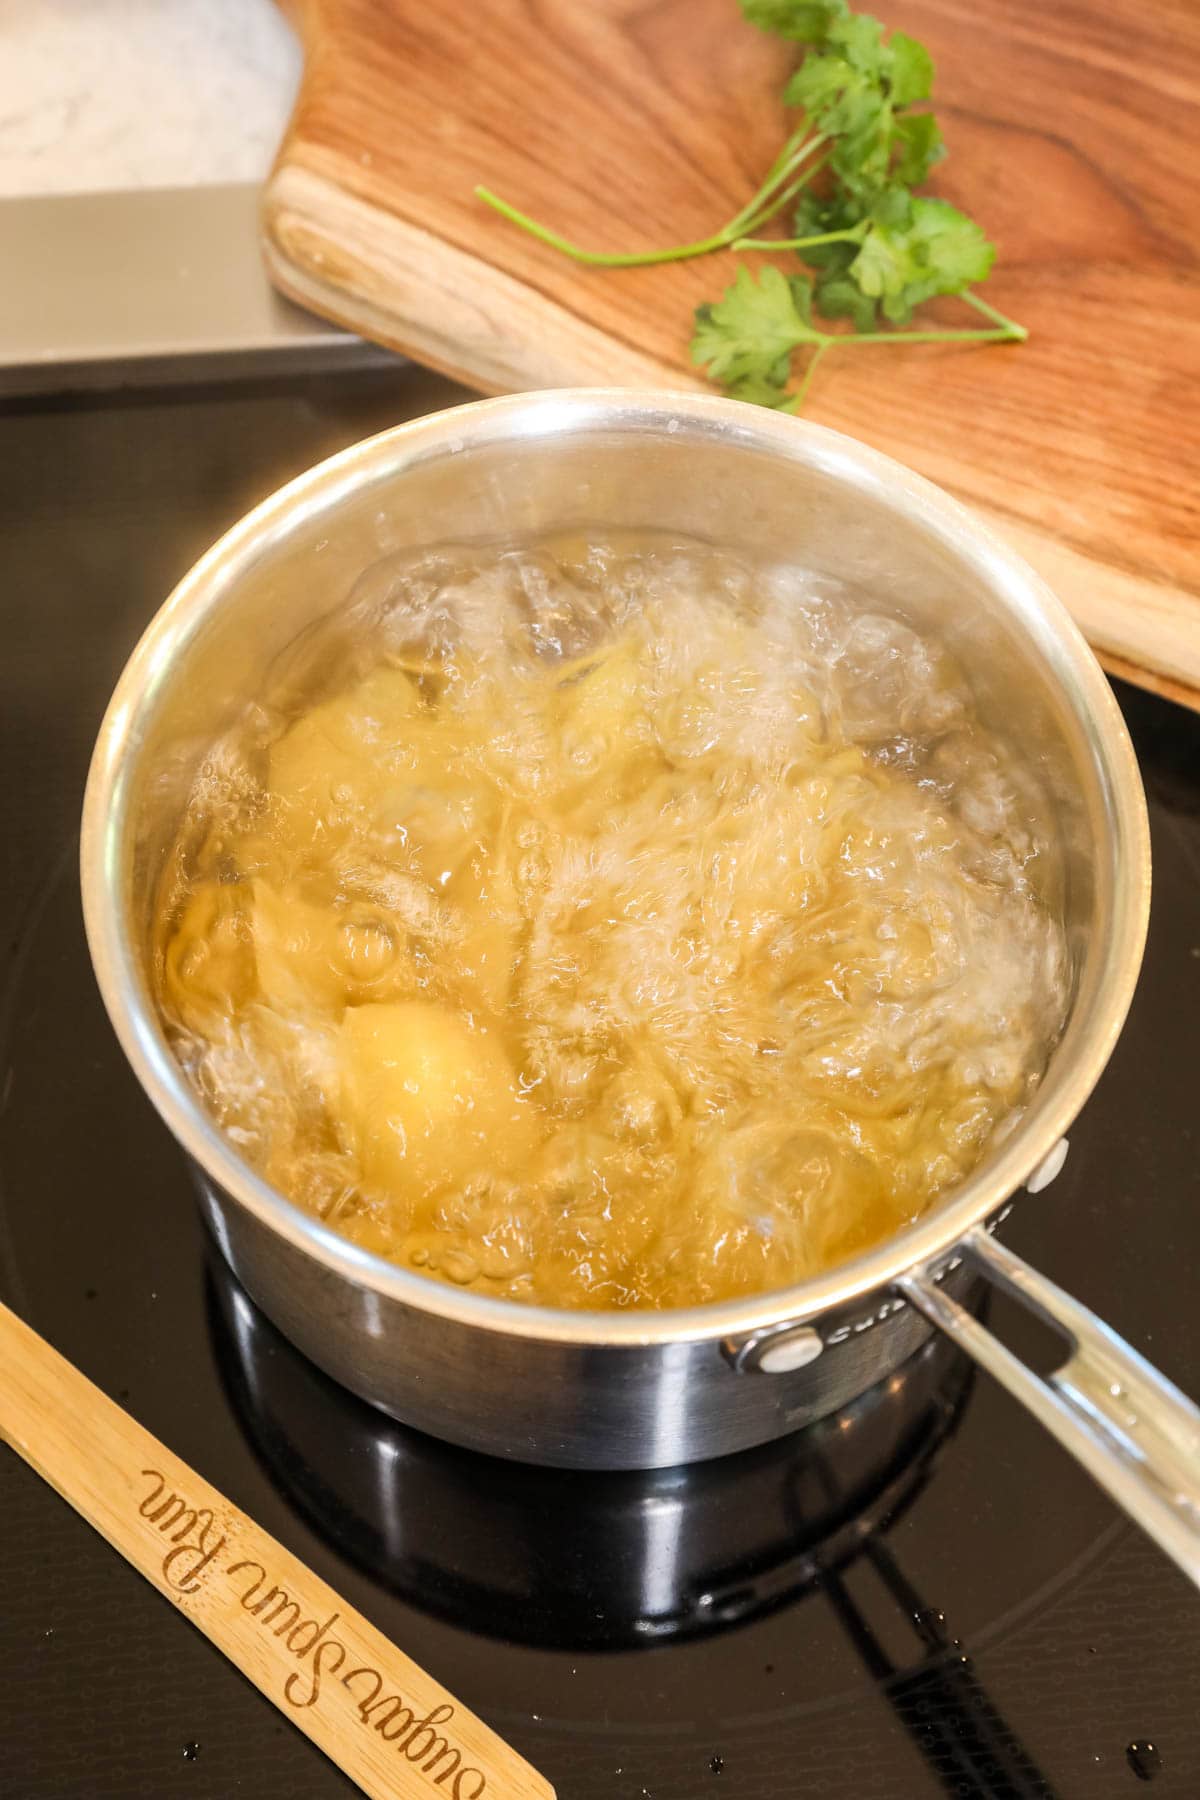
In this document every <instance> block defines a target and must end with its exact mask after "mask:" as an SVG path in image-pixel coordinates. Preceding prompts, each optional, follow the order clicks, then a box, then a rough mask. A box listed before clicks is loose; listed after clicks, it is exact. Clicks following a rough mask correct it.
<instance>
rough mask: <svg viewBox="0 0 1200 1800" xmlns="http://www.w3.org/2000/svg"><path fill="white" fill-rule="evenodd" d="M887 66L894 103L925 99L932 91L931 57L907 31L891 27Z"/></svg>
mask: <svg viewBox="0 0 1200 1800" xmlns="http://www.w3.org/2000/svg"><path fill="white" fill-rule="evenodd" d="M888 50H889V51H890V52H891V66H890V69H889V73H888V79H889V81H890V83H891V89H892V104H893V105H894V106H911V105H912V104H913V102H914V101H915V100H928V98H929V96H930V94H931V93H932V92H933V58H932V56H930V54H929V52H928V50H927V49H926V48H925V46H924V44H920V43H918V42H917V40H916V38H912V37H909V35H908V33H907V32H904V31H893V33H892V35H891V37H890V38H889V39H888Z"/></svg>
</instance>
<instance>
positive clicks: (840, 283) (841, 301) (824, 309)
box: [813, 273, 877, 331]
mask: <svg viewBox="0 0 1200 1800" xmlns="http://www.w3.org/2000/svg"><path fill="white" fill-rule="evenodd" d="M813 303H814V305H815V306H816V308H817V311H818V312H819V313H820V314H821V316H822V317H823V318H826V319H850V320H852V321H853V324H854V329H855V331H874V329H875V317H876V311H877V307H876V303H875V301H874V300H872V299H871V298H870V297H869V296H868V295H866V294H864V293H863V291H862V289H861V288H860V287H859V285H858V283H857V281H854V280H852V279H851V277H850V276H849V275H846V274H844V273H836V274H832V275H826V276H824V277H823V278H822V279H821V280H820V281H818V283H817V285H816V287H815V289H814V290H813Z"/></svg>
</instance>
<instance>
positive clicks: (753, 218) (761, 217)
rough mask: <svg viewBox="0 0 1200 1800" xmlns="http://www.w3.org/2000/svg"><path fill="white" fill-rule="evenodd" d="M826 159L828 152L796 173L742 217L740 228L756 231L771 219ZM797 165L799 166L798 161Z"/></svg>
mask: <svg viewBox="0 0 1200 1800" xmlns="http://www.w3.org/2000/svg"><path fill="white" fill-rule="evenodd" d="M828 161H829V156H828V154H826V155H825V156H822V157H819V158H818V160H817V161H816V162H815V163H814V164H813V166H812V168H811V169H806V170H805V171H804V173H803V174H802V175H798V176H796V177H795V179H794V180H792V181H790V182H789V183H788V185H787V187H785V188H781V189H780V191H779V192H778V193H777V194H773V195H772V196H771V198H770V199H769V200H768V201H767V202H766V204H765V205H764V206H760V207H759V209H758V211H757V212H755V213H752V214H751V215H750V217H749V218H743V219H742V220H741V229H742V230H743V231H746V232H751V231H757V230H758V228H759V226H760V225H765V224H766V222H767V220H768V219H773V218H774V216H775V214H776V213H777V212H781V211H782V210H783V208H784V207H785V206H786V205H787V203H788V201H789V200H794V199H795V198H796V195H797V194H798V193H800V191H801V190H802V189H803V188H806V187H807V186H808V184H809V182H810V181H811V180H812V178H813V176H814V175H816V174H819V172H820V171H821V170H822V169H823V168H824V167H825V164H826V163H827V162H828ZM797 166H799V165H798V163H797ZM739 216H740V215H739ZM736 222H737V221H731V223H730V224H729V225H727V226H726V227H725V229H726V230H727V231H732V230H733V227H734V224H735V223H736ZM731 248H740V240H735V242H734V244H733V245H732V246H731Z"/></svg>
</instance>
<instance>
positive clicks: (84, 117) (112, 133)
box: [0, 0, 300, 199]
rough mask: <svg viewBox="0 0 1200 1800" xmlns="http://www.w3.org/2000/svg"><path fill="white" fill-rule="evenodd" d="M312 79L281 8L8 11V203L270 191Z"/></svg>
mask: <svg viewBox="0 0 1200 1800" xmlns="http://www.w3.org/2000/svg"><path fill="white" fill-rule="evenodd" d="M299 73H300V51H299V47H298V44H297V42H296V39H295V37H294V35H293V34H292V31H291V29H290V27H289V26H288V24H287V23H286V21H285V20H284V18H283V16H282V14H280V13H279V12H278V11H277V9H276V7H275V5H274V4H273V0H36V4H33V5H31V4H30V0H0V199H11V198H18V197H24V196H30V195H39V194H79V193H94V192H101V191H105V190H121V189H129V188H135V189H145V188H157V187H163V188H168V187H174V188H180V187H199V186H208V185H216V184H222V183H234V182H253V183H258V182H261V181H262V179H263V177H264V176H265V175H266V173H267V170H268V168H269V167H270V164H271V160H272V157H273V156H274V153H275V150H276V147H277V146H278V143H279V139H280V136H281V134H282V131H283V127H284V124H285V122H286V119H287V115H288V113H289V111H290V109H291V104H292V98H293V96H294V94H295V90H296V84H297V81H298V79H299Z"/></svg>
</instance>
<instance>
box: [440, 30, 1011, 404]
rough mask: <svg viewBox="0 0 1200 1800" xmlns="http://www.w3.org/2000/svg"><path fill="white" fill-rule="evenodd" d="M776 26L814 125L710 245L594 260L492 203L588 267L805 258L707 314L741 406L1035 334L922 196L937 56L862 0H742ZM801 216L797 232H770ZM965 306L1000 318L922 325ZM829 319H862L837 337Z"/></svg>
mask: <svg viewBox="0 0 1200 1800" xmlns="http://www.w3.org/2000/svg"><path fill="white" fill-rule="evenodd" d="M739 4H740V6H741V9H742V12H743V13H744V15H745V16H746V18H747V19H748V20H749V21H750V22H751V23H752V24H754V25H757V26H759V27H761V29H763V30H764V31H769V32H773V33H775V34H776V35H778V36H780V37H784V38H787V39H789V40H791V41H793V42H795V43H796V44H798V45H799V46H801V48H802V51H803V56H802V60H801V62H800V63H799V65H798V67H797V68H796V70H795V71H794V73H793V74H792V76H791V78H790V79H789V81H788V84H787V86H786V88H785V89H784V96H783V97H784V101H785V104H786V105H787V106H788V107H789V108H792V109H794V110H796V111H797V112H798V114H799V123H798V125H797V126H796V128H795V129H794V130H793V131H792V132H790V133H789V135H788V137H787V139H786V141H785V142H784V144H783V147H782V149H781V150H780V152H779V154H778V156H777V157H776V158H775V161H774V163H773V164H772V165H771V168H770V169H769V170H768V171H767V174H766V176H765V177H764V179H763V181H762V183H761V184H760V186H759V188H758V190H757V192H756V193H755V194H753V195H752V196H751V198H750V200H748V201H747V203H746V205H745V206H743V207H742V209H741V211H740V212H738V213H737V214H736V215H735V216H734V217H733V218H732V219H730V220H728V221H727V222H726V223H725V224H724V225H722V226H721V227H720V228H719V229H718V230H716V231H714V232H713V233H711V235H710V236H708V237H706V238H700V239H697V240H696V241H695V242H693V243H688V244H673V245H670V246H668V247H667V248H665V249H651V250H633V251H618V252H610V251H596V250H588V249H584V248H583V247H581V246H580V245H578V244H573V243H571V242H570V241H569V240H568V239H567V238H564V237H562V236H560V235H559V233H557V232H555V231H552V230H550V229H549V227H548V226H545V225H542V224H540V223H539V222H538V221H537V220H535V219H531V218H530V217H529V216H528V215H527V214H525V213H523V212H520V211H518V209H517V208H516V207H514V206H512V205H510V204H509V203H508V202H507V201H506V200H502V199H500V198H499V196H498V195H496V194H493V193H492V192H491V190H490V189H488V188H484V187H479V188H476V190H475V192H476V194H477V196H478V197H479V198H480V199H481V200H483V201H484V202H486V204H487V205H489V206H491V207H492V208H494V210H495V211H496V212H499V213H501V214H502V215H503V216H504V217H505V218H506V219H508V220H510V221H511V222H512V223H513V224H514V225H517V226H519V227H520V228H521V229H522V230H524V231H526V232H528V233H530V234H531V235H532V236H533V237H536V238H538V239H540V240H541V241H542V242H543V243H545V244H549V245H550V246H551V247H552V248H554V249H556V250H559V251H561V252H562V253H563V254H564V255H566V256H569V257H572V258H573V259H574V260H575V261H576V262H580V263H586V264H590V265H592V266H595V267H599V268H625V269H628V268H638V267H645V266H647V265H649V264H654V263H663V262H679V261H682V260H683V259H685V258H689V257H698V256H706V255H708V254H710V253H711V252H712V251H714V250H723V249H732V250H735V251H760V250H761V251H770V252H772V253H776V254H780V253H785V252H786V253H790V254H794V255H795V257H796V258H797V259H798V262H799V263H800V265H802V268H803V270H804V271H806V272H803V273H796V274H792V275H790V276H789V275H785V274H784V273H783V271H782V270H781V269H779V268H777V267H775V266H773V265H770V266H767V267H765V268H764V269H763V270H762V271H761V273H760V275H759V276H758V277H757V279H756V278H755V277H754V276H753V275H752V274H751V273H750V271H749V270H748V269H747V267H746V266H745V265H744V264H743V265H742V266H741V267H739V269H738V272H737V275H736V277H735V279H734V281H733V283H732V285H731V286H730V287H728V288H727V289H726V291H725V293H724V294H723V295H722V297H721V298H720V300H718V301H715V302H714V303H712V304H711V305H705V306H701V307H698V308H697V311H696V322H695V333H694V336H693V338H692V343H691V353H692V360H693V362H695V363H696V365H697V366H698V367H700V368H702V369H704V370H705V371H706V373H707V374H708V376H709V377H710V379H711V380H713V381H715V382H717V383H719V384H720V385H721V386H723V387H724V388H725V389H726V390H727V391H728V392H729V393H731V394H733V395H734V396H736V397H737V398H739V399H743V400H750V401H753V402H755V403H757V404H759V405H764V406H774V407H779V408H782V409H784V410H786V411H792V412H794V411H796V410H798V409H799V408H800V407H801V406H802V405H803V403H804V399H805V396H806V394H807V392H808V386H809V383H810V382H811V380H812V376H813V373H814V371H815V369H816V368H817V366H818V364H819V363H820V362H821V361H822V359H823V358H824V357H825V356H826V355H827V354H828V353H829V352H830V351H831V350H835V349H836V350H843V349H847V348H854V347H857V346H860V345H880V344H933V343H977V344H979V343H1013V342H1018V341H1020V340H1022V339H1024V338H1025V337H1026V336H1027V333H1026V331H1025V328H1024V327H1023V326H1021V325H1018V324H1017V323H1016V322H1015V321H1014V320H1012V319H1008V318H1006V317H1005V316H1004V314H1003V313H1001V312H998V311H997V309H996V308H995V307H994V306H991V305H990V304H989V303H988V302H987V301H986V300H983V299H981V297H980V296H979V295H978V294H976V293H975V292H974V291H973V290H974V287H975V285H976V284H977V283H978V282H982V281H985V280H986V279H987V276H988V274H989V273H990V271H991V267H992V263H993V260H994V258H995V249H994V247H993V245H992V244H991V243H990V242H989V241H988V239H987V237H986V236H985V234H984V232H983V231H982V230H981V228H980V227H979V226H978V225H977V224H976V223H975V221H974V220H973V219H971V218H969V217H968V216H967V215H966V214H965V213H963V212H960V211H959V209H958V208H957V207H955V206H952V205H951V204H950V202H949V201H947V200H940V199H935V198H933V197H931V196H928V195H922V194H918V193H916V192H915V190H916V189H917V188H919V187H920V186H921V184H922V183H923V182H924V181H925V180H926V178H927V177H928V175H929V173H930V171H931V170H932V169H933V168H934V167H935V165H936V164H937V163H938V162H940V161H941V160H942V158H943V157H944V156H945V153H946V152H945V144H944V142H943V139H942V135H941V132H940V131H939V129H938V125H937V121H936V119H935V118H934V116H933V114H932V113H931V112H929V111H914V110H913V109H914V108H915V107H919V106H921V105H922V103H924V102H926V101H928V100H929V98H930V95H931V93H932V91H933V75H934V68H933V59H932V57H931V56H930V54H929V52H928V50H926V48H925V46H924V45H923V44H921V43H919V42H918V41H917V39H916V38H912V37H909V36H908V35H907V34H906V33H905V32H902V31H893V32H890V33H889V32H887V31H885V28H884V27H883V26H882V25H881V24H880V22H879V20H878V19H874V18H871V17H870V16H869V15H867V14H864V13H856V12H854V11H853V10H852V9H851V7H850V5H849V3H848V0H739ZM786 209H791V210H790V214H789V215H788V216H789V219H790V226H791V231H790V235H785V236H777V237H760V236H758V235H756V234H757V233H759V232H761V231H762V230H763V229H764V228H765V227H768V226H769V225H770V224H771V222H772V221H773V220H776V219H778V218H779V217H780V216H781V215H783V214H785V210H786ZM946 296H957V297H959V298H960V299H962V300H964V301H966V302H967V303H968V304H969V305H970V306H971V307H973V308H974V309H975V311H976V312H977V313H979V314H982V315H983V317H984V318H986V319H987V320H988V324H987V325H986V326H982V327H977V328H975V329H969V330H948V329H943V328H942V327H940V326H931V327H929V328H927V329H926V328H921V327H917V328H915V329H914V328H911V327H910V325H909V321H910V320H911V319H912V316H913V314H914V312H915V311H916V309H917V308H918V307H920V306H923V305H924V304H925V302H926V301H929V300H933V299H937V298H941V297H946ZM814 313H815V314H816V315H818V316H819V317H821V318H823V319H826V320H843V321H848V324H847V325H844V326H843V327H842V328H841V329H839V330H836V331H824V330H822V329H821V328H820V327H819V326H817V325H816V324H814V322H813V315H814Z"/></svg>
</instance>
